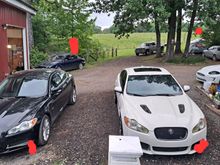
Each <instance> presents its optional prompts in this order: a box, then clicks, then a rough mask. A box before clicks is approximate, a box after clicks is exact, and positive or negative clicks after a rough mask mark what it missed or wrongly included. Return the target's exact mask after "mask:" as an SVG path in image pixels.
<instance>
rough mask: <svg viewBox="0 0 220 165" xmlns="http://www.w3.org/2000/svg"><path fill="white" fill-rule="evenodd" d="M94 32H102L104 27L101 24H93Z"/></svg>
mask: <svg viewBox="0 0 220 165" xmlns="http://www.w3.org/2000/svg"><path fill="white" fill-rule="evenodd" d="M93 32H94V33H95V34H100V33H102V28H101V27H100V26H96V25H95V24H94V25H93Z"/></svg>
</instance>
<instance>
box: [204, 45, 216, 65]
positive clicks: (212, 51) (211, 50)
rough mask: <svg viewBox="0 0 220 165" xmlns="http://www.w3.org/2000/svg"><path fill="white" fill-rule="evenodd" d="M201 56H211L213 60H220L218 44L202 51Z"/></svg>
mask: <svg viewBox="0 0 220 165" xmlns="http://www.w3.org/2000/svg"><path fill="white" fill-rule="evenodd" d="M203 56H204V57H208V58H211V59H212V60H213V61H217V60H220V46H212V47H210V48H209V49H208V50H204V51H203Z"/></svg>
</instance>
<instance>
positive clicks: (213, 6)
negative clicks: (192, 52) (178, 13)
mask: <svg viewBox="0 0 220 165" xmlns="http://www.w3.org/2000/svg"><path fill="white" fill-rule="evenodd" d="M200 4H201V5H200V6H199V7H200V8H199V10H198V18H200V26H201V27H202V28H203V31H204V33H203V34H202V37H203V38H204V39H205V40H206V42H207V44H208V46H212V45H220V31H219V26H220V15H219V13H220V1H216V0H202V2H200Z"/></svg>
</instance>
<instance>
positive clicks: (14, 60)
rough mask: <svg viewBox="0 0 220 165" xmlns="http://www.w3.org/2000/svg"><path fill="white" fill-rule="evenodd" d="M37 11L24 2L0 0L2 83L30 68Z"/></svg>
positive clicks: (0, 77)
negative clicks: (15, 73)
mask: <svg viewBox="0 0 220 165" xmlns="http://www.w3.org/2000/svg"><path fill="white" fill-rule="evenodd" d="M35 14H36V10H35V9H34V8H33V7H32V6H31V5H29V4H28V3H26V2H24V1H22V0H0V81H1V80H2V79H4V78H5V77H6V76H8V75H9V74H13V73H14V72H16V71H18V70H25V69H29V68H30V48H31V45H32V44H33V37H32V36H33V35H32V26H31V16H32V15H35Z"/></svg>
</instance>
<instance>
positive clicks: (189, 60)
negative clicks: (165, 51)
mask: <svg viewBox="0 0 220 165" xmlns="http://www.w3.org/2000/svg"><path fill="white" fill-rule="evenodd" d="M205 61H206V58H205V57H202V56H200V55H194V56H188V57H183V56H176V57H174V58H173V59H172V60H170V61H168V62H169V63H174V64H196V63H204V62H205Z"/></svg>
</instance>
